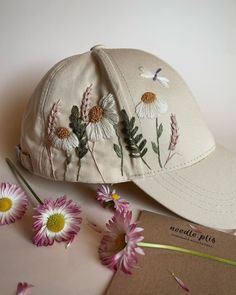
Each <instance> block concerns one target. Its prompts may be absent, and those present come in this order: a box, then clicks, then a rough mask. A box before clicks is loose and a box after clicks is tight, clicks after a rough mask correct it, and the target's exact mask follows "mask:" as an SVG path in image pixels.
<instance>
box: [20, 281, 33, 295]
mask: <svg viewBox="0 0 236 295" xmlns="http://www.w3.org/2000/svg"><path fill="white" fill-rule="evenodd" d="M32 287H34V286H33V285H31V284H28V283H26V282H23V283H22V282H19V283H18V285H17V290H16V295H26V294H27V293H28V290H29V289H30V288H32Z"/></svg>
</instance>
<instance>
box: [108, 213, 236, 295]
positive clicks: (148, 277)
mask: <svg viewBox="0 0 236 295" xmlns="http://www.w3.org/2000/svg"><path fill="white" fill-rule="evenodd" d="M139 226H141V227H143V228H144V232H143V236H144V242H151V243H158V244H168V245H173V246H178V247H183V248H187V249H190V250H195V251H199V252H202V253H207V254H210V255H214V256H217V257H222V258H224V259H229V260H233V261H236V237H235V236H233V235H230V234H226V233H222V232H219V231H216V230H212V229H209V228H206V227H203V226H199V225H194V224H192V223H190V222H188V221H186V220H183V219H180V218H173V217H166V216H163V215H160V214H155V213H151V212H147V211H142V212H141V215H140V225H139ZM143 249H144V251H145V254H146V255H145V256H140V255H139V257H138V258H139V261H138V268H136V269H134V270H133V274H132V275H127V274H124V273H122V272H120V271H118V272H117V273H116V274H115V275H114V277H113V279H112V281H111V284H110V286H109V287H108V289H107V292H106V295H120V294H125V295H133V294H135V295H141V294H147V295H154V294H155V295H158V294H161V295H172V294H173V295H178V294H180V295H181V294H192V295H200V294H204V295H235V294H236V266H232V265H228V264H225V263H221V262H217V261H213V260H210V259H207V258H202V257H197V256H193V255H191V254H185V253H180V252H173V251H169V250H164V249H151V248H143ZM170 272H173V273H174V274H175V276H176V277H178V278H179V279H181V281H182V282H184V284H185V285H186V286H187V287H188V289H189V291H188V292H187V291H186V290H184V289H183V288H181V287H180V285H179V284H178V283H177V282H176V280H175V278H174V277H173V276H172V275H171V273H170Z"/></svg>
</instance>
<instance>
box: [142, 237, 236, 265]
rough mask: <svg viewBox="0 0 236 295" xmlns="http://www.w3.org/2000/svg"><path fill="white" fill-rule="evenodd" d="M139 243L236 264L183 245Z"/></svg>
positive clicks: (148, 246) (149, 246)
mask: <svg viewBox="0 0 236 295" xmlns="http://www.w3.org/2000/svg"><path fill="white" fill-rule="evenodd" d="M137 245H138V246H139V247H147V248H156V249H164V250H170V251H176V252H180V253H185V254H191V255H193V256H198V257H202V258H206V259H210V260H214V261H217V262H221V263H226V264H229V265H233V266H236V261H234V260H230V259H225V258H222V257H218V256H214V255H210V254H207V253H203V252H199V251H195V250H189V249H186V248H182V247H177V246H171V245H163V244H154V243H146V242H139V243H137Z"/></svg>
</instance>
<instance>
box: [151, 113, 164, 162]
mask: <svg viewBox="0 0 236 295" xmlns="http://www.w3.org/2000/svg"><path fill="white" fill-rule="evenodd" d="M162 133H163V125H162V123H161V124H160V125H159V126H158V118H156V135H157V142H156V143H155V142H153V141H152V149H153V151H154V153H156V154H157V156H158V163H159V166H160V167H161V168H163V166H162V163H161V151H160V137H161V135H162Z"/></svg>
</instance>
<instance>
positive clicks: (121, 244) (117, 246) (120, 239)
mask: <svg viewBox="0 0 236 295" xmlns="http://www.w3.org/2000/svg"><path fill="white" fill-rule="evenodd" d="M125 236H126V235H125V233H122V234H119V235H118V236H117V238H116V239H115V242H114V248H113V250H114V251H115V252H119V251H121V250H123V249H124V248H125V247H126V241H125Z"/></svg>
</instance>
